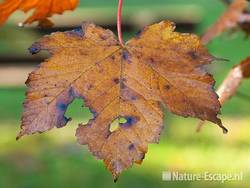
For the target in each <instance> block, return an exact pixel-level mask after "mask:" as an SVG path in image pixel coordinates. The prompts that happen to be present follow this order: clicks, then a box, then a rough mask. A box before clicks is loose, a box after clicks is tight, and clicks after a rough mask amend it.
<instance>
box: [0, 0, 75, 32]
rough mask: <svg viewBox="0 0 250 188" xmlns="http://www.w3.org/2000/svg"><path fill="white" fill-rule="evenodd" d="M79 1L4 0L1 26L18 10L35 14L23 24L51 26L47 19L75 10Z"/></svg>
mask: <svg viewBox="0 0 250 188" xmlns="http://www.w3.org/2000/svg"><path fill="white" fill-rule="evenodd" d="M78 2H79V0H32V1H31V0H4V1H3V2H2V3H0V26H1V25H3V24H4V23H5V22H6V20H7V19H8V17H9V16H10V15H11V14H12V13H14V12H15V11H16V10H22V11H23V12H25V13H26V12H28V11H30V10H32V9H35V10H34V13H33V14H32V15H31V16H30V17H29V18H28V19H26V20H25V21H24V23H23V24H31V23H33V22H35V21H38V22H39V26H43V27H44V26H46V27H48V26H51V24H52V23H51V22H50V21H49V20H48V19H47V18H48V17H51V16H52V15H53V14H62V13H63V12H64V11H65V10H74V9H75V7H76V6H77V4H78Z"/></svg>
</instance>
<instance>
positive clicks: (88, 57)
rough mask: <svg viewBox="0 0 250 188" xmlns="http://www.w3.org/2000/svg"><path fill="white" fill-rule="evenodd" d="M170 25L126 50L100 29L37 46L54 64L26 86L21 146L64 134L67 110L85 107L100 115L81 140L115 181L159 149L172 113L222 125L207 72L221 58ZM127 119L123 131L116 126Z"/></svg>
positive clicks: (154, 28) (86, 28) (83, 128)
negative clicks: (166, 113)
mask: <svg viewBox="0 0 250 188" xmlns="http://www.w3.org/2000/svg"><path fill="white" fill-rule="evenodd" d="M174 28H175V26H174V24H173V23H171V22H169V21H163V22H160V23H158V24H154V25H151V26H148V27H146V28H145V29H144V30H143V31H141V32H140V33H138V34H137V36H136V37H135V38H133V39H131V40H130V41H128V42H127V43H126V44H125V46H124V47H122V46H121V45H120V44H119V43H118V41H117V39H116V37H115V36H114V34H113V33H112V32H111V31H110V30H105V29H103V28H101V27H98V26H95V25H94V24H92V23H84V24H83V25H82V28H81V29H80V28H79V29H76V30H73V31H67V32H56V33H53V34H51V35H50V36H45V37H43V38H42V39H41V40H40V41H38V42H36V43H34V44H33V45H32V46H31V48H30V52H31V53H32V54H35V53H38V52H39V51H40V50H48V51H49V52H50V53H52V57H51V58H49V59H48V60H46V61H45V62H43V63H42V64H41V65H40V66H39V68H38V69H36V70H35V71H33V72H32V73H31V74H30V75H29V78H28V80H27V82H26V84H27V86H28V91H27V94H26V100H25V102H24V113H23V117H22V125H21V129H22V130H21V132H20V133H19V135H18V136H17V138H20V137H21V136H23V135H26V134H33V133H37V132H39V133H41V132H44V131H47V130H50V129H52V128H53V127H54V126H56V127H63V126H64V125H66V123H67V122H68V121H69V120H70V119H69V118H67V117H65V116H64V114H65V111H66V109H67V106H68V105H69V104H70V103H71V102H72V101H73V100H74V98H81V99H84V101H85V105H86V106H87V107H89V109H90V110H91V112H92V113H93V116H94V117H93V119H91V120H90V121H89V122H88V123H87V124H86V125H81V124H80V125H79V127H78V129H77V132H76V136H77V139H78V142H79V143H80V144H87V145H88V147H89V150H90V151H91V152H92V153H93V155H95V156H96V157H97V158H98V159H103V160H104V162H105V164H106V167H107V168H108V169H109V170H110V171H111V172H112V174H113V176H114V178H115V179H117V177H118V176H119V174H120V173H121V172H122V170H124V169H127V168H128V167H130V166H131V165H132V164H133V163H134V162H135V163H141V162H142V160H143V158H144V155H145V153H146V152H147V146H148V144H149V143H157V142H158V141H159V136H160V133H161V130H162V128H163V112H162V109H161V105H165V106H166V107H167V108H168V109H169V110H170V111H171V112H173V113H175V114H178V115H181V116H184V117H188V116H191V117H197V118H200V119H202V120H208V121H211V122H214V123H216V124H218V125H219V126H220V127H222V128H223V129H224V130H226V129H225V128H224V127H223V126H222V124H221V120H220V119H219V118H218V117H217V114H218V113H219V111H220V104H219V101H218V97H217V95H216V93H215V92H214V90H213V86H214V79H213V77H212V76H211V75H210V74H208V73H207V72H206V71H205V70H204V69H203V66H204V65H207V64H209V63H211V61H213V60H214V57H213V56H212V55H210V54H209V53H208V51H207V50H206V48H205V47H203V46H202V45H201V43H200V41H199V38H198V37H197V36H196V35H192V34H181V33H177V32H174ZM121 119H124V120H125V122H121V121H120V123H119V126H118V128H117V129H115V130H113V131H112V130H111V125H112V123H113V122H115V121H117V120H121Z"/></svg>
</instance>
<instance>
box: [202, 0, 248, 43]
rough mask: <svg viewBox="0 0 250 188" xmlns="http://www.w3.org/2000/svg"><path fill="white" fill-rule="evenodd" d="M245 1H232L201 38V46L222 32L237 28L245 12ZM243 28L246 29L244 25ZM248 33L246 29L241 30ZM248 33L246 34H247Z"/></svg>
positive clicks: (246, 5)
mask: <svg viewBox="0 0 250 188" xmlns="http://www.w3.org/2000/svg"><path fill="white" fill-rule="evenodd" d="M247 7H248V1H247V0H234V1H233V2H232V3H231V4H230V5H229V7H228V9H227V10H226V11H225V13H224V14H222V16H221V17H220V18H219V19H218V20H217V21H216V22H215V24H214V25H212V26H211V27H210V28H209V29H208V30H207V32H206V33H205V34H204V35H203V36H202V38H201V41H202V43H203V44H207V43H208V42H209V41H211V40H212V39H213V38H215V37H216V36H218V35H220V34H221V33H223V32H224V31H226V30H228V29H231V28H234V27H236V26H238V24H239V23H240V22H241V18H242V16H243V14H244V12H245V11H246V10H247ZM245 27H248V26H246V25H245ZM242 29H243V30H246V31H248V28H245V29H244V28H242ZM247 33H248V32H247Z"/></svg>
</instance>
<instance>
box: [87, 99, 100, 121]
mask: <svg viewBox="0 0 250 188" xmlns="http://www.w3.org/2000/svg"><path fill="white" fill-rule="evenodd" d="M85 101H86V100H85ZM89 111H90V112H91V113H92V114H93V117H94V118H96V117H97V112H96V111H95V110H93V109H92V108H89Z"/></svg>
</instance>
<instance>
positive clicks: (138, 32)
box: [135, 29, 143, 38]
mask: <svg viewBox="0 0 250 188" xmlns="http://www.w3.org/2000/svg"><path fill="white" fill-rule="evenodd" d="M142 32H143V30H142V29H141V30H139V31H137V33H136V34H135V37H136V38H140V36H141V34H142Z"/></svg>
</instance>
